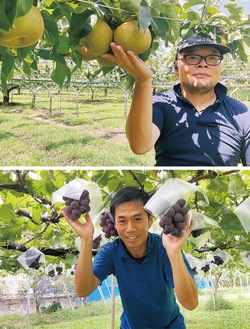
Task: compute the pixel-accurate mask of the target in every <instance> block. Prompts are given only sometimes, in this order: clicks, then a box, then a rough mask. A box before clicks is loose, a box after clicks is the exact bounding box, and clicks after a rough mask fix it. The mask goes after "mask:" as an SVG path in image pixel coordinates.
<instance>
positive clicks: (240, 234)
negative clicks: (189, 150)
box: [0, 169, 250, 273]
mask: <svg viewBox="0 0 250 329" xmlns="http://www.w3.org/2000/svg"><path fill="white" fill-rule="evenodd" d="M75 178H81V179H83V180H86V181H88V182H92V183H96V184H97V186H98V189H99V191H100V194H101V196H102V202H101V204H100V209H98V211H99V210H100V213H102V211H103V210H104V209H108V208H109V203H110V200H111V198H112V196H113V195H114V193H115V192H116V191H118V190H119V189H121V188H123V187H125V186H136V187H138V188H142V189H144V190H145V191H147V192H148V193H150V194H151V195H153V194H154V193H155V191H157V190H158V189H159V188H160V187H161V186H162V185H163V184H164V183H165V182H166V181H168V180H169V179H170V178H177V179H179V180H181V181H182V182H187V183H190V184H191V186H193V187H196V188H197V191H196V192H195V193H193V194H191V195H190V197H189V198H188V200H187V205H186V206H187V208H188V209H190V210H193V211H195V212H196V213H198V214H200V215H202V217H201V218H202V220H200V221H201V222H202V223H203V221H204V223H205V222H206V220H207V218H209V221H210V222H211V221H212V222H213V223H214V224H213V225H212V226H211V225H208V226H206V225H205V226H202V227H203V228H202V232H200V233H202V234H205V235H206V234H207V235H208V238H207V239H206V240H205V242H204V243H202V244H201V243H200V241H199V240H198V241H199V242H196V240H195V239H194V238H191V237H190V239H189V240H188V243H187V245H186V246H185V251H186V252H188V253H191V254H192V255H194V256H195V257H198V258H199V259H203V258H205V257H206V255H207V253H213V252H215V251H216V250H217V249H220V250H222V251H224V252H227V253H229V254H230V255H231V256H232V257H233V259H234V262H235V264H239V265H244V264H243V261H242V259H241V252H246V253H249V252H250V239H249V233H247V231H246V230H245V228H244V227H243V226H242V224H241V222H240V220H239V218H238V217H237V215H236V212H235V209H236V207H237V206H239V205H240V204H241V203H242V202H243V201H244V200H245V199H247V198H248V197H249V191H250V171H248V170H243V169H237V170H236V169H235V170H226V169H225V170H167V171H165V170H139V169H138V170H137V169H136V170H118V169H117V170H94V169H93V170H36V169H34V170H3V171H1V172H0V182H1V183H0V228H1V230H0V232H1V233H0V260H1V263H2V265H1V268H0V269H1V270H5V271H7V272H12V273H14V272H16V271H18V270H19V269H21V268H22V267H21V265H20V263H19V262H18V261H17V258H18V257H19V256H21V255H24V252H26V251H27V250H28V249H30V248H31V247H35V248H36V249H37V250H38V251H39V252H42V253H43V254H44V255H45V257H46V264H58V263H60V262H63V263H64V266H65V269H70V268H72V266H73V264H74V263H75V262H76V261H77V255H78V248H77V246H76V241H75V239H76V238H77V236H76V235H75V233H74V232H73V231H72V229H71V228H70V226H69V225H68V223H67V222H66V220H65V218H64V217H63V215H62V209H63V208H64V207H65V205H64V204H63V203H62V202H56V203H55V202H54V204H52V194H53V193H54V192H55V191H57V190H58V189H60V188H61V187H63V186H65V184H67V183H69V182H72V181H73V180H74V179H75ZM53 195H54V194H53ZM246 216H249V213H248V215H247V212H246ZM92 220H93V223H94V225H95V227H96V228H97V229H98V230H99V231H100V232H101V229H102V228H101V227H100V214H98V215H96V216H94V217H93V218H92ZM157 220H159V218H157V217H155V221H154V224H155V229H156V230H155V231H157V230H158V232H162V229H161V228H160V226H159V224H158V222H157ZM215 224H216V225H215ZM102 238H103V239H102V243H106V242H107V241H109V240H112V239H115V238H116V237H115V236H112V237H111V238H109V239H105V238H104V234H103V235H102ZM96 252H98V248H97V249H93V256H94V255H95V254H96ZM228 264H230V262H228ZM40 265H42V268H43V264H40Z"/></svg>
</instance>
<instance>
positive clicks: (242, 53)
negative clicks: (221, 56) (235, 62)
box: [233, 40, 248, 63]
mask: <svg viewBox="0 0 250 329" xmlns="http://www.w3.org/2000/svg"><path fill="white" fill-rule="evenodd" d="M233 43H234V46H236V48H237V53H238V54H239V57H240V59H241V60H242V61H243V62H245V63H247V62H248V56H247V54H246V51H245V47H244V42H243V41H242V40H236V41H234V42H233Z"/></svg>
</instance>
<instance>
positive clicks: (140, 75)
mask: <svg viewBox="0 0 250 329" xmlns="http://www.w3.org/2000/svg"><path fill="white" fill-rule="evenodd" d="M110 46H111V49H112V52H113V54H114V55H111V54H108V53H107V54H104V55H103V56H102V57H103V58H107V59H109V60H111V61H113V62H114V63H116V64H118V65H120V66H121V67H122V68H123V69H124V70H126V71H127V72H128V73H130V74H131V75H132V76H133V77H134V78H135V81H136V82H137V83H144V82H147V81H151V79H152V74H153V73H152V71H151V69H150V68H149V67H148V66H147V65H146V64H145V63H144V62H143V61H142V60H141V59H140V58H139V57H138V56H136V55H135V54H134V53H133V52H132V51H131V50H128V51H126V52H125V51H124V49H123V48H122V47H121V46H119V45H117V44H115V43H114V42H111V44H110Z"/></svg>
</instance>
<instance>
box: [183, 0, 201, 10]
mask: <svg viewBox="0 0 250 329" xmlns="http://www.w3.org/2000/svg"><path fill="white" fill-rule="evenodd" d="M204 4H205V1H204V0H188V1H185V3H184V4H183V8H185V9H190V8H191V7H193V6H197V5H204Z"/></svg>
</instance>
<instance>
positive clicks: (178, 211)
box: [159, 199, 188, 236]
mask: <svg viewBox="0 0 250 329" xmlns="http://www.w3.org/2000/svg"><path fill="white" fill-rule="evenodd" d="M185 205H186V201H185V200H184V199H179V200H178V201H177V202H176V203H175V204H173V205H172V207H171V208H169V209H168V211H167V212H166V213H165V214H164V215H163V217H162V218H161V219H160V222H159V225H160V227H161V228H162V229H163V233H164V234H171V235H173V236H181V234H182V230H183V229H184V227H185V222H186V220H187V219H186V214H187V213H188V208H186V207H185Z"/></svg>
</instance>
